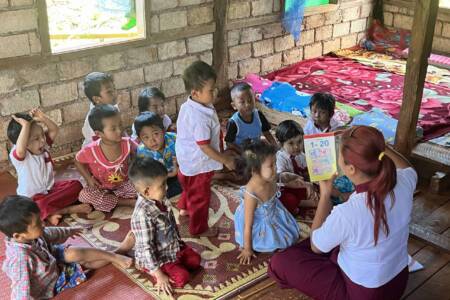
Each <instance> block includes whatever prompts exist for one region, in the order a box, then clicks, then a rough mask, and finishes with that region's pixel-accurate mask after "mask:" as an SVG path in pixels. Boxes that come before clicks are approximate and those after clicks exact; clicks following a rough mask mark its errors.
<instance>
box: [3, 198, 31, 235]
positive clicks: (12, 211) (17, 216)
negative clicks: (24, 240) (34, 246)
mask: <svg viewBox="0 0 450 300" xmlns="http://www.w3.org/2000/svg"><path fill="white" fill-rule="evenodd" d="M33 215H38V216H39V215H40V211H39V207H38V206H37V204H36V202H34V201H33V200H31V199H30V198H28V197H25V196H19V195H13V196H6V197H5V198H4V199H3V201H2V202H1V203H0V231H1V232H3V233H4V234H5V235H6V236H8V237H12V236H13V234H14V233H24V232H26V231H27V229H28V225H30V224H31V221H32V220H31V217H32V216H33Z"/></svg>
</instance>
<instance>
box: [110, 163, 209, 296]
mask: <svg viewBox="0 0 450 300" xmlns="http://www.w3.org/2000/svg"><path fill="white" fill-rule="evenodd" d="M129 176H130V179H131V181H132V182H133V184H134V186H135V187H136V190H137V191H138V193H139V197H138V200H137V202H136V207H135V208H134V212H133V215H132V217H131V230H132V232H131V233H129V234H128V235H127V237H126V238H125V240H124V241H123V242H122V245H121V247H120V248H119V249H118V250H117V251H118V252H121V253H123V252H128V251H129V250H130V249H131V248H133V247H135V251H134V254H135V259H136V267H137V268H138V269H139V270H142V271H144V272H147V273H149V274H150V275H151V276H152V277H153V278H154V279H155V280H156V286H157V288H158V292H159V291H160V290H162V291H163V292H164V293H166V294H167V295H169V296H171V295H172V292H173V290H172V286H173V287H176V288H182V287H183V286H184V285H185V284H186V283H187V282H188V281H189V277H190V274H189V273H190V272H192V271H195V270H197V269H198V268H199V267H200V261H201V258H200V255H199V254H197V253H196V252H195V251H194V250H193V249H192V248H191V247H189V246H188V245H186V244H185V243H184V242H183V241H182V240H181V237H180V234H179V232H178V228H177V224H176V222H175V217H174V214H173V211H172V205H171V204H170V201H169V200H168V199H167V197H166V181H167V169H166V168H165V167H164V165H162V164H161V163H160V162H158V161H156V160H154V159H152V158H149V157H137V158H136V159H135V160H134V161H133V163H132V164H131V166H130V171H129Z"/></svg>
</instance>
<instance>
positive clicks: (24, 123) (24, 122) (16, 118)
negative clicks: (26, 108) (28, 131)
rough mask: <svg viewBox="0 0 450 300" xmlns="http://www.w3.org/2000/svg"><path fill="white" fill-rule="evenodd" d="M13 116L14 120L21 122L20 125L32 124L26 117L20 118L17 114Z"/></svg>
mask: <svg viewBox="0 0 450 300" xmlns="http://www.w3.org/2000/svg"><path fill="white" fill-rule="evenodd" d="M11 118H13V120H14V121H16V122H17V123H19V124H20V126H22V127H24V126H26V125H28V124H30V122H29V121H27V120H25V119H22V118H18V117H16V116H15V115H12V116H11Z"/></svg>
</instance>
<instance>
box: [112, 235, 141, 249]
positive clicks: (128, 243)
mask: <svg viewBox="0 0 450 300" xmlns="http://www.w3.org/2000/svg"><path fill="white" fill-rule="evenodd" d="M135 242H136V240H135V238H134V234H133V232H132V231H130V232H128V233H127V236H126V237H125V239H124V240H123V241H122V243H120V246H119V248H117V249H116V250H115V251H114V252H115V253H117V254H127V253H128V251H130V250H131V249H133V247H134V244H135Z"/></svg>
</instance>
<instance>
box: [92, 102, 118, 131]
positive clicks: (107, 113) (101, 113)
mask: <svg viewBox="0 0 450 300" xmlns="http://www.w3.org/2000/svg"><path fill="white" fill-rule="evenodd" d="M118 114H119V110H118V109H117V107H115V106H114V105H111V104H100V105H96V106H95V107H94V108H93V109H92V110H91V112H90V113H89V116H88V121H89V125H90V126H91V128H92V130H94V131H102V132H103V122H102V121H103V120H104V119H107V118H112V117H115V116H117V115H118Z"/></svg>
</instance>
